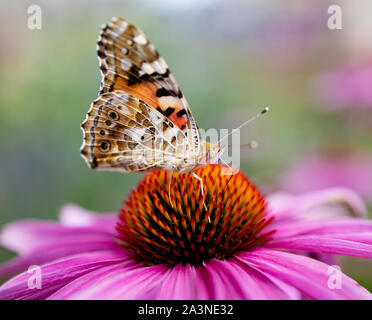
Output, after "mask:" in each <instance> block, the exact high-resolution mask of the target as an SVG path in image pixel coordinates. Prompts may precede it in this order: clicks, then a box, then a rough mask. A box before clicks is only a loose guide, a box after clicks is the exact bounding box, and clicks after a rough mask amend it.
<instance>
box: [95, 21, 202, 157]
mask: <svg viewBox="0 0 372 320" xmlns="http://www.w3.org/2000/svg"><path fill="white" fill-rule="evenodd" d="M97 52H98V57H99V62H100V70H101V74H102V82H101V88H100V94H104V93H108V92H113V91H123V92H125V93H127V94H130V95H133V96H135V97H137V98H139V99H141V100H142V101H144V102H145V103H146V104H147V105H149V106H151V107H153V108H155V109H156V110H158V111H159V112H160V113H162V114H163V115H164V116H165V117H167V118H168V119H169V120H171V121H172V122H173V123H174V124H175V125H176V126H177V127H178V128H179V129H180V130H181V131H183V132H185V135H186V136H188V139H189V141H190V144H191V152H193V153H195V154H198V153H199V147H200V146H199V140H200V137H199V130H198V127H197V125H196V122H195V120H194V117H193V116H192V113H191V110H190V108H189V106H188V104H187V101H186V99H185V97H184V96H183V94H182V92H181V90H180V88H179V86H178V84H177V82H176V80H175V78H174V76H173V75H172V73H171V72H170V70H169V68H168V66H167V64H166V62H165V61H164V59H163V58H162V57H161V56H160V55H159V53H158V51H157V50H156V49H155V47H154V46H153V44H152V43H151V42H150V41H149V40H148V39H147V37H146V36H145V34H144V33H143V32H142V31H141V30H140V29H138V28H137V27H135V26H134V25H133V24H131V23H129V22H128V21H126V20H123V19H120V18H113V19H112V22H111V23H109V24H107V25H103V26H102V30H101V33H100V35H99V38H98V42H97Z"/></svg>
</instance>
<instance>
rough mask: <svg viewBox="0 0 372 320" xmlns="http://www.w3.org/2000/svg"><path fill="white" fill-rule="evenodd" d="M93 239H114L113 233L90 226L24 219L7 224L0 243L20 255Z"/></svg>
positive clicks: (0, 237)
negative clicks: (49, 246) (55, 245)
mask: <svg viewBox="0 0 372 320" xmlns="http://www.w3.org/2000/svg"><path fill="white" fill-rule="evenodd" d="M113 228H114V226H113ZM93 239H94V240H102V241H105V240H108V239H113V233H111V234H110V233H107V232H99V231H97V230H95V229H93V228H89V227H64V226H61V225H60V224H59V223H57V222H47V221H33V220H24V221H19V222H14V223H11V224H8V225H6V226H5V227H4V228H3V230H2V232H1V234H0V244H1V245H2V246H3V247H5V248H8V249H10V250H12V251H15V252H17V253H18V254H19V255H24V254H29V253H31V252H33V251H34V250H38V249H39V248H40V247H45V246H47V245H51V244H59V245H62V244H63V243H70V242H71V240H73V241H76V242H78V241H89V240H93Z"/></svg>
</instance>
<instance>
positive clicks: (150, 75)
mask: <svg viewBox="0 0 372 320" xmlns="http://www.w3.org/2000/svg"><path fill="white" fill-rule="evenodd" d="M97 52H98V57H99V61H100V69H101V74H102V81H101V88H100V95H99V97H98V98H97V99H96V100H95V101H94V102H93V103H92V105H91V108H90V110H89V112H88V114H87V117H86V119H85V121H84V122H83V123H82V129H83V133H84V141H83V145H82V148H81V153H82V156H83V157H84V158H85V160H86V162H87V163H88V165H89V166H90V167H91V168H93V169H97V170H120V171H124V172H150V171H154V170H159V169H165V170H171V171H177V172H180V173H183V172H189V171H192V170H193V169H196V168H198V167H200V166H202V165H204V164H206V163H209V162H211V161H212V160H214V159H216V158H217V157H218V155H219V153H220V152H221V150H220V147H219V146H218V145H217V144H212V143H208V142H205V141H201V140H200V136H199V129H198V127H197V125H196V122H195V120H194V118H193V116H192V114H191V110H190V108H189V106H188V104H187V101H186V99H185V98H184V96H183V94H182V92H181V90H180V88H179V87H178V85H177V83H176V80H175V79H174V77H173V75H172V74H171V72H170V71H169V68H168V66H167V64H166V63H165V61H164V59H163V58H162V57H161V56H160V55H159V53H158V52H157V50H156V49H155V47H154V46H153V45H152V44H151V43H150V42H149V40H148V39H147V38H146V36H145V35H144V34H143V32H142V31H141V30H139V29H138V28H136V27H135V26H134V25H132V24H130V23H129V22H128V21H125V20H123V19H120V18H113V20H112V22H111V23H109V24H107V25H103V26H102V30H101V33H100V36H99V38H98V42H97Z"/></svg>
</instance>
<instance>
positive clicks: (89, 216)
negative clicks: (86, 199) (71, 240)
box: [59, 204, 118, 233]
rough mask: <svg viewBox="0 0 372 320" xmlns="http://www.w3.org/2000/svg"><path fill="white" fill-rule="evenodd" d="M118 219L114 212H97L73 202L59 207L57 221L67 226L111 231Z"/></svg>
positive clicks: (113, 229)
mask: <svg viewBox="0 0 372 320" xmlns="http://www.w3.org/2000/svg"><path fill="white" fill-rule="evenodd" d="M117 220H118V216H117V214H116V213H105V214H102V213H100V214H97V213H94V212H91V211H89V210H86V209H84V208H81V207H79V206H77V205H74V204H66V205H64V206H63V207H62V208H61V211H60V213H59V221H60V223H61V225H63V226H68V227H91V228H92V229H96V230H97V231H100V232H107V233H113V232H114V231H115V224H116V222H117Z"/></svg>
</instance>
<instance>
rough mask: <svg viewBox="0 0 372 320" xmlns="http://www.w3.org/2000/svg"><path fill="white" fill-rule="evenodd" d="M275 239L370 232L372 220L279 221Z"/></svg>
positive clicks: (371, 230)
mask: <svg viewBox="0 0 372 320" xmlns="http://www.w3.org/2000/svg"><path fill="white" fill-rule="evenodd" d="M275 229H276V232H275V234H274V237H275V239H277V238H287V237H290V236H296V235H304V234H310V235H316V234H317V235H320V234H331V233H349V232H354V233H356V232H372V221H370V220H363V219H357V218H343V219H341V218H340V219H332V220H321V221H301V222H280V224H277V225H276V226H275Z"/></svg>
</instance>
